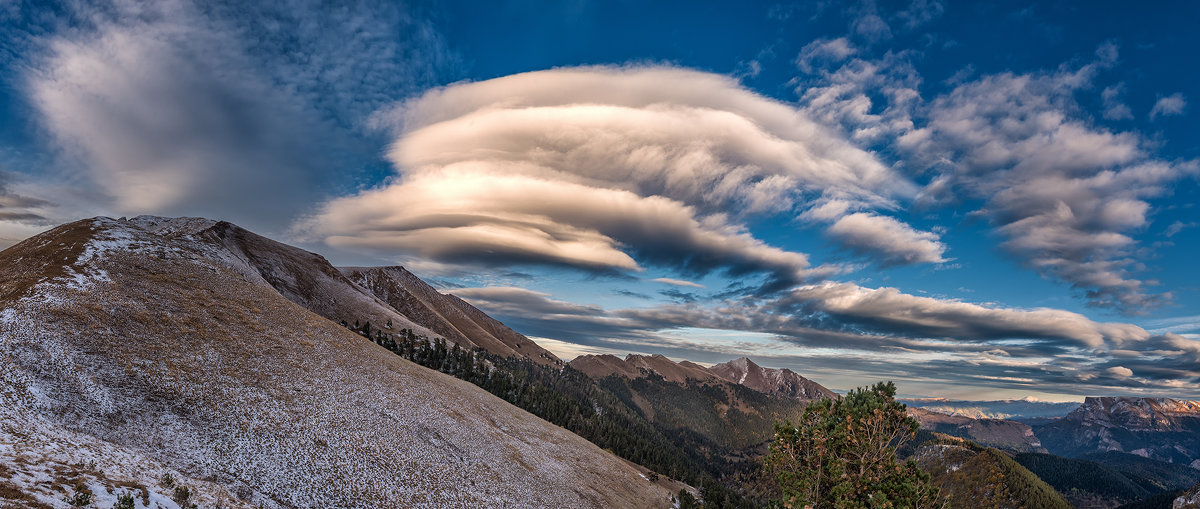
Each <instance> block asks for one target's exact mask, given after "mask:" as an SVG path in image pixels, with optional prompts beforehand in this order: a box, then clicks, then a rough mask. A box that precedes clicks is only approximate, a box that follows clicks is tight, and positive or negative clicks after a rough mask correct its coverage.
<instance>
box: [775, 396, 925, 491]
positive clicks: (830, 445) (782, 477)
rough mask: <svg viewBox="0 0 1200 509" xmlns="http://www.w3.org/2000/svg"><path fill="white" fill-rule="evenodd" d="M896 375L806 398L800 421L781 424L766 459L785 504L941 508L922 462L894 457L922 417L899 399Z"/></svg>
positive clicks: (777, 426)
mask: <svg viewBox="0 0 1200 509" xmlns="http://www.w3.org/2000/svg"><path fill="white" fill-rule="evenodd" d="M895 396H896V386H895V384H893V383H891V382H887V383H882V382H881V383H878V384H875V385H874V386H873V387H871V388H869V389H867V388H860V389H856V390H853V391H850V393H848V394H847V395H846V396H845V397H843V398H838V399H822V400H819V401H816V402H814V403H812V404H810V405H808V406H807V407H806V408H805V409H804V413H803V415H802V416H801V417H800V420H799V421H798V422H795V423H792V422H784V423H779V424H776V426H775V441H774V442H772V443H771V448H770V453H769V454H768V455H767V458H766V460H765V462H764V467H765V469H766V471H767V472H768V473H769V474H770V476H771V477H773V478H774V479H775V481H776V483H777V485H778V490H779V491H778V493H779V497H780V499H781V500H780V502H781V503H782V505H784V506H785V507H805V506H810V505H811V506H813V507H816V508H826V507H828V508H856V507H914V508H916V507H940V506H942V505H943V502H942V501H941V500H940V499H939V497H938V490H937V488H934V487H933V485H932V484H930V482H929V475H928V474H926V473H924V472H921V471H920V470H919V469H918V468H917V465H916V463H914V462H913V461H911V460H910V461H908V462H906V463H900V462H899V461H897V459H896V451H895V447H896V445H897V444H899V443H901V442H904V441H907V440H911V439H912V438H913V437H914V436H915V435H916V433H917V429H918V425H917V422H916V421H915V420H914V419H912V418H910V417H908V415H907V414H906V412H905V407H904V405H903V404H900V403H897V402H896V401H895Z"/></svg>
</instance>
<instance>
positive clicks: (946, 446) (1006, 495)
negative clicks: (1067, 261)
mask: <svg viewBox="0 0 1200 509" xmlns="http://www.w3.org/2000/svg"><path fill="white" fill-rule="evenodd" d="M918 442H919V443H917V444H914V445H913V446H911V447H913V452H912V454H911V456H910V458H911V459H913V460H914V461H916V462H917V465H918V466H919V467H920V468H921V470H924V471H925V472H928V473H929V474H930V476H931V481H932V482H933V484H934V485H935V486H937V487H938V489H940V490H941V493H942V496H944V497H945V498H946V499H947V500H948V501H949V503H950V504H949V507H952V508H955V509H958V508H963V509H974V508H977V507H996V508H1014V509H1016V508H1028V509H1051V508H1060V509H1069V508H1070V507H1071V505H1070V504H1069V503H1068V502H1067V500H1066V499H1064V498H1063V497H1062V495H1060V494H1059V493H1058V492H1056V491H1055V490H1054V488H1052V487H1051V486H1050V485H1048V484H1046V483H1045V482H1044V481H1042V480H1041V479H1039V478H1038V476H1036V475H1034V474H1033V472H1030V471H1029V470H1028V469H1026V468H1025V467H1023V466H1021V465H1020V464H1018V463H1017V462H1015V461H1013V459H1012V458H1010V457H1009V456H1008V455H1007V454H1004V453H1002V452H1000V451H998V450H996V449H993V448H990V447H983V446H981V445H979V444H976V443H973V442H971V441H968V440H963V439H960V438H955V437H949V436H946V435H940V434H936V433H929V432H922V434H921V436H920V437H919V438H918Z"/></svg>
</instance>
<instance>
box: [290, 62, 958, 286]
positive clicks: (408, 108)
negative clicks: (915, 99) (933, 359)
mask: <svg viewBox="0 0 1200 509" xmlns="http://www.w3.org/2000/svg"><path fill="white" fill-rule="evenodd" d="M378 121H379V122H380V123H381V124H390V125H394V126H396V129H397V136H398V139H397V141H396V142H395V143H394V144H393V145H392V147H391V149H390V151H389V153H388V157H389V159H391V161H392V162H393V163H394V164H395V166H396V168H397V170H398V172H399V175H397V176H396V178H395V179H393V180H392V181H390V182H388V183H387V184H386V185H384V186H382V187H379V188H376V189H370V190H367V191H364V192H361V193H359V194H357V195H355V196H349V197H344V198H339V199H335V200H332V201H330V202H328V203H327V204H326V205H325V206H324V207H323V208H322V209H321V211H320V212H319V213H318V214H316V215H315V216H313V217H312V218H310V219H309V220H307V221H305V222H304V223H302V224H301V225H300V228H301V229H303V230H305V231H307V232H309V233H310V234H312V235H315V236H318V237H320V238H324V239H326V241H327V242H329V243H330V244H333V245H337V246H356V247H367V248H374V249H378V250H382V251H391V252H396V253H417V254H419V255H420V256H424V257H429V258H432V259H435V260H439V261H448V262H454V263H470V262H481V263H487V264H509V263H548V264H557V265H566V266H573V267H579V268H582V269H585V270H594V271H612V270H616V271H637V270H641V269H642V268H643V264H649V265H654V266H661V267H666V268H670V269H675V270H678V271H680V272H681V273H684V274H687V275H694V276H698V275H703V274H707V273H710V272H713V271H724V272H727V273H729V274H734V275H749V274H763V275H766V276H767V281H766V283H765V286H764V290H777V289H781V288H786V287H788V286H792V285H795V284H799V283H802V282H805V281H812V280H815V279H821V278H824V277H828V276H829V275H832V274H834V273H836V272H837V271H838V270H839V269H838V268H836V267H824V266H818V267H813V266H811V265H810V262H809V260H808V258H807V256H805V255H804V254H801V253H795V252H789V251H785V250H782V249H778V248H775V247H772V246H769V245H767V244H765V243H763V242H762V241H760V240H758V239H756V238H755V237H753V236H752V235H751V234H750V233H749V232H748V231H747V230H746V228H745V227H744V226H743V223H742V221H743V220H744V219H745V218H746V217H749V216H754V215H778V214H794V213H795V212H796V211H797V210H803V208H804V207H808V206H812V205H815V204H817V203H818V201H819V200H821V199H826V198H827V197H830V196H837V197H838V199H839V200H840V201H843V202H846V203H850V204H852V206H853V207H855V208H856V209H870V208H875V207H895V203H896V201H897V200H901V199H904V198H905V193H909V192H912V191H913V190H914V187H912V185H911V183H909V182H907V181H906V180H905V179H904V178H903V177H900V176H899V175H896V174H895V173H893V172H892V171H890V170H889V169H888V168H887V167H885V166H883V165H882V164H880V163H879V161H878V160H877V159H876V158H875V157H874V156H873V155H872V154H870V153H869V152H866V151H863V150H860V149H857V148H855V147H854V146H853V145H851V144H850V143H848V142H846V141H845V140H843V139H841V138H839V137H838V136H837V135H836V134H835V133H832V132H830V131H829V130H828V129H825V128H823V127H821V126H820V125H818V124H816V123H814V122H812V121H811V120H809V119H808V118H807V117H806V116H805V115H804V114H803V113H802V112H799V111H797V110H795V109H794V108H792V107H789V106H787V105H784V104H781V103H778V102H775V101H772V100H769V99H766V98H764V97H762V96H759V95H757V94H754V93H752V92H749V91H747V90H746V89H744V88H742V87H741V86H739V85H738V84H737V83H736V82H735V81H733V80H731V79H729V78H727V77H723V76H719V75H713V74H708V73H702V72H696V71H688V70H683V69H677V68H670V67H624V68H619V67H587V68H573V69H557V70H552V71H540V72H533V73H526V74H520V75H515V76H508V77H504V78H498V79H493V80H488V81H483V82H478V83H463V84H456V85H452V86H449V87H445V88H440V89H435V90H431V91H429V92H427V93H426V94H424V95H423V96H421V97H419V98H416V99H414V100H411V101H407V102H405V103H404V104H403V105H401V106H400V107H399V108H398V109H396V110H394V111H391V112H389V113H387V114H384V115H381V116H379V117H378ZM822 197H826V198H822ZM731 210H738V211H741V212H740V213H739V214H738V215H731V214H730V213H729V211H731ZM806 217H813V216H811V215H808V216H805V215H802V214H801V218H802V219H803V218H806ZM836 219H837V217H836V215H834V216H829V217H822V218H821V219H820V220H814V223H815V224H821V223H822V222H829V221H833V220H836ZM894 223H895V224H889V225H888V226H890V227H891V228H890V230H889V231H890V232H892V233H895V234H897V235H901V236H903V235H907V237H908V238H909V240H914V241H915V240H926V241H929V242H934V243H936V240H935V237H936V236H934V235H933V234H925V235H922V234H921V232H915V231H914V230H912V229H911V228H910V227H907V226H906V225H903V224H902V223H899V221H894ZM906 228H907V230H906ZM831 236H832V237H833V238H835V239H842V238H845V239H847V240H848V241H850V242H852V243H853V246H852V248H853V249H856V250H859V251H861V252H864V253H882V255H883V256H884V257H885V259H886V260H887V261H888V262H889V263H903V262H912V263H916V262H924V261H929V260H931V259H935V258H936V257H930V256H922V255H913V254H912V253H908V252H904V253H900V254H899V255H897V254H896V252H895V251H896V247H895V246H892V245H891V241H892V240H894V239H892V238H879V239H871V238H867V237H862V236H859V237H854V236H852V235H842V236H838V235H831ZM925 248H926V249H928V246H925ZM904 249H907V248H902V249H901V250H902V251H903V250H904ZM935 250H936V249H935Z"/></svg>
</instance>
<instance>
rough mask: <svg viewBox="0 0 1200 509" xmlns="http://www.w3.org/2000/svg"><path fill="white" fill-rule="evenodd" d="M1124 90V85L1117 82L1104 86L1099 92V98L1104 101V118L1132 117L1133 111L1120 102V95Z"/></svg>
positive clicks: (1124, 118)
mask: <svg viewBox="0 0 1200 509" xmlns="http://www.w3.org/2000/svg"><path fill="white" fill-rule="evenodd" d="M1124 91H1125V85H1124V84H1118V85H1113V86H1111V87H1105V88H1104V91H1103V92H1100V98H1101V99H1102V100H1103V101H1104V118H1107V119H1109V120H1131V119H1133V112H1132V111H1130V110H1129V106H1126V105H1125V103H1123V102H1121V98H1120V95H1121V94H1122V93H1124Z"/></svg>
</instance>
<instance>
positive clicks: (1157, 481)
mask: <svg viewBox="0 0 1200 509" xmlns="http://www.w3.org/2000/svg"><path fill="white" fill-rule="evenodd" d="M1014 459H1015V460H1016V461H1017V462H1019V463H1021V464H1022V465H1024V466H1025V467H1026V468H1028V469H1029V470H1031V471H1033V472H1034V473H1035V474H1037V475H1038V476H1039V477H1041V478H1042V479H1043V480H1045V481H1046V482H1047V483H1049V484H1050V485H1051V486H1054V488H1055V489H1056V490H1058V491H1059V492H1060V493H1062V494H1064V495H1066V496H1067V498H1069V499H1071V500H1074V501H1077V502H1079V503H1098V502H1104V503H1113V502H1115V503H1128V504H1132V503H1133V502H1135V501H1148V500H1152V499H1157V498H1159V497H1158V496H1159V495H1161V494H1162V493H1164V492H1176V491H1178V490H1180V489H1183V488H1186V487H1188V486H1191V485H1192V484H1194V483H1196V482H1200V471H1197V470H1195V469H1193V468H1190V467H1187V466H1185V465H1177V464H1173V463H1166V462H1162V461H1158V460H1154V459H1149V458H1143V457H1141V456H1136V455H1133V454H1128V453H1122V452H1114V451H1110V452H1103V453H1094V454H1089V455H1087V456H1085V457H1084V458H1083V459H1076V458H1063V457H1061V456H1054V455H1050V454H1034V453H1027V454H1018V455H1016V456H1015V458H1014Z"/></svg>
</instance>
